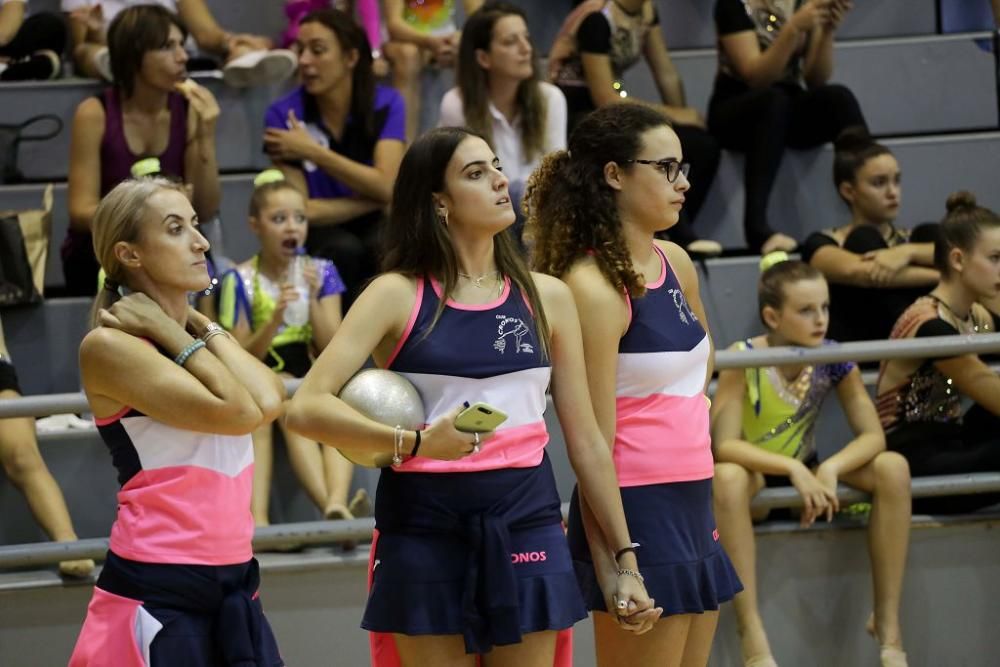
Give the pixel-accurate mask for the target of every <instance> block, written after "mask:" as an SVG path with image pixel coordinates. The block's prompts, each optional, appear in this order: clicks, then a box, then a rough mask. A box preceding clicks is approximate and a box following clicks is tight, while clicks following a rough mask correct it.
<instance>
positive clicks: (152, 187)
mask: <svg viewBox="0 0 1000 667" xmlns="http://www.w3.org/2000/svg"><path fill="white" fill-rule="evenodd" d="M160 190H173V191H175V192H179V193H181V194H184V188H183V186H182V185H179V184H177V183H173V182H171V181H168V180H167V179H165V178H147V177H144V178H139V179H129V180H126V181H122V182H121V183H119V184H118V185H116V186H115V187H114V188H112V190H111V192H109V193H108V194H106V195H105V196H104V198H103V199H102V200H101V203H100V204H98V205H97V210H96V211H94V219H93V221H92V222H91V233H92V234H93V238H94V255H95V256H96V257H97V262H98V263H99V264H100V265H101V268H102V269H104V274H105V278H104V285H103V286H102V289H99V290H98V292H97V297H96V298H95V299H94V307H93V309H92V310H91V313H90V323H91V326H92V327H96V326H97V325H98V321H97V313H98V312H99V311H100V310H101V309H102V308H108V307H110V306H111V305H112V304H113V303H114V302H115V301H118V299H120V298H121V294H120V293H119V291H118V290H119V288H120V287H121V286H123V285H124V284H125V279H126V277H127V276H126V274H125V268H124V267H123V266H122V265H121V264H120V263H119V262H118V257H117V256H116V255H115V245H117V244H118V243H120V242H125V243H134V242H136V241H138V240H139V234H140V231H141V229H142V220H143V218H144V217H145V215H146V211H147V205H148V203H149V198H150V197H152V196H153V195H154V194H156V193H157V192H159V191H160Z"/></svg>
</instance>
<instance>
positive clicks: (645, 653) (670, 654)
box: [592, 611, 692, 667]
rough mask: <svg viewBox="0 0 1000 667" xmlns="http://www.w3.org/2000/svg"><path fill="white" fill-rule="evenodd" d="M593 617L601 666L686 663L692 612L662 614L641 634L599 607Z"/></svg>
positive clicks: (661, 666) (675, 665)
mask: <svg viewBox="0 0 1000 667" xmlns="http://www.w3.org/2000/svg"><path fill="white" fill-rule="evenodd" d="M592 617H593V619H594V643H595V644H596V646H597V665H598V667H622V666H623V665H656V666H657V667H680V665H682V664H683V663H682V659H683V657H684V645H685V644H686V643H687V637H688V630H689V629H690V627H691V619H692V615H691V614H682V615H679V616H667V617H665V618H661V619H660V620H659V621H657V622H656V625H655V626H653V629H652V630H650V631H649V632H647V633H646V634H644V635H639V636H636V635H634V634H632V633H630V632H627V631H625V630H622V628H621V627H620V626H619V625H618V622H617V621H616V620H614V619H613V618H612V617H611V615H610V614H608V613H605V612H600V611H598V612H594V613H593V614H592Z"/></svg>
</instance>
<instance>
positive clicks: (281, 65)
mask: <svg viewBox="0 0 1000 667" xmlns="http://www.w3.org/2000/svg"><path fill="white" fill-rule="evenodd" d="M298 64H299V61H298V58H296V57H295V54H294V53H292V52H291V51H289V50H288V49H272V50H271V51H251V52H250V53H245V54H243V55H242V56H239V57H238V58H233V59H232V60H230V61H229V62H228V63H226V65H225V66H224V67H223V68H222V80H223V81H225V82H226V84H227V85H230V86H232V87H233V88H249V87H252V86H267V85H270V84H272V83H281V82H282V81H284V80H285V79H287V78H288V77H289V76H291V74H292V72H294V71H295V68H296V67H298Z"/></svg>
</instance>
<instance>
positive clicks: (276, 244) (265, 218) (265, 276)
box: [219, 170, 353, 526]
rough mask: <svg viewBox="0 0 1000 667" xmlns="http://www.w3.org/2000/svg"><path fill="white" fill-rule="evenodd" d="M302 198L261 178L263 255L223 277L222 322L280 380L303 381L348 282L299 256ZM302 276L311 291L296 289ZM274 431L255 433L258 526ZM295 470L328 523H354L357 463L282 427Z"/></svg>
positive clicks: (256, 209) (257, 196) (256, 215)
mask: <svg viewBox="0 0 1000 667" xmlns="http://www.w3.org/2000/svg"><path fill="white" fill-rule="evenodd" d="M307 227H308V225H307V224H306V213H305V199H304V198H303V196H302V194H301V193H300V192H299V191H298V190H296V189H295V188H293V187H292V186H291V185H290V184H289V183H288V182H286V181H285V180H284V179H283V177H282V175H281V172H279V171H277V170H269V171H266V172H264V173H263V174H261V175H260V176H258V177H257V182H256V187H255V188H254V192H253V195H252V197H251V199H250V229H251V230H252V231H253V233H254V234H256V235H257V238H258V239H259V240H260V252H259V253H257V254H256V255H254V256H253V257H252V258H250V259H249V260H247V261H245V262H243V263H242V264H240V265H238V266H237V267H236V268H235V269H234V270H232V271H230V272H229V273H227V274H226V275H225V277H224V278H223V279H222V287H221V293H220V295H219V323H220V324H222V326H224V327H225V328H226V329H227V330H229V331H230V332H232V334H233V336H235V338H236V340H237V341H239V343H240V344H241V345H242V346H243V347H244V349H246V350H247V351H248V352H250V354H252V355H253V356H254V357H256V358H258V359H261V360H262V361H263V362H264V363H265V364H267V365H268V366H269V367H271V368H272V369H273V370H274V371H275V372H276V373H278V374H280V375H281V376H282V377H285V378H289V377H295V378H301V377H304V376H305V374H306V371H308V370H309V367H310V366H311V365H312V360H313V359H314V358H315V357H316V355H318V354H319V353H320V352H322V350H323V348H325V347H326V345H327V343H329V342H330V339H331V338H333V334H334V332H336V330H337V327H338V326H340V318H341V297H340V295H341V293H342V292H343V291H344V283H343V282H342V281H341V280H340V274H338V273H337V267H335V266H334V265H333V262H331V261H330V260H328V259H312V258H310V257H308V256H306V255H303V254H301V251H302V250H303V249H304V248H303V246H304V245H305V240H306V232H307ZM296 269H299V270H301V271H302V273H303V274H304V275H303V276H302V278H304V280H305V283H306V284H307V291H306V293H303V291H302V290H300V288H299V287H298V286H296V284H295V278H296V277H295V276H294V275H293V273H294V271H295V270H296ZM272 434H273V428H272V426H271V425H270V424H267V425H265V426H264V427H263V428H261V429H259V430H258V431H255V432H254V434H253V446H254V486H253V488H254V493H253V502H252V503H251V510H252V511H253V515H254V519H255V521H256V522H257V525H258V526H264V525H267V524H268V523H269V521H268V501H269V499H270V495H271V469H272V460H273V446H272ZM282 434H283V435H284V439H285V447H286V449H287V451H288V459H289V462H290V463H291V465H292V470H293V471H294V472H295V475H296V476H297V477H298V478H299V480H300V481H301V482H302V486H303V487H304V488H305V490H306V493H307V494H308V495H309V498H310V499H311V500H312V501H313V503H315V504H316V506H317V507H318V508H319V509H320V510H321V511H322V512H323V514H324V516H326V517H327V518H340V519H343V518H353V517H352V515H351V513H350V512H349V511H348V510H347V493H348V490H349V489H350V485H351V472H352V465H351V463H350V461H348V460H347V459H345V458H344V457H343V456H341V455H340V453H339V452H338V451H337V450H335V449H333V448H331V447H320V446H319V445H317V444H316V443H315V442H312V441H309V440H306V439H305V438H303V437H302V436H300V435H297V434H295V433H292V432H291V431H289V430H288V429H287V428H284V427H283V425H282Z"/></svg>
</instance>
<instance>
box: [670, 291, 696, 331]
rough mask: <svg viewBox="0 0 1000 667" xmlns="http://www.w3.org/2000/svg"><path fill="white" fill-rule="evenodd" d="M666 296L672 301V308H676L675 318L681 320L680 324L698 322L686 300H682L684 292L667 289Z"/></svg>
mask: <svg viewBox="0 0 1000 667" xmlns="http://www.w3.org/2000/svg"><path fill="white" fill-rule="evenodd" d="M667 294H669V295H670V296H671V298H672V299H673V300H674V306H676V307H677V316H678V317H679V318H680V319H681V322H683V323H684V324H691V322H697V321H698V318H697V317H696V316H695V314H694V311H692V310H691V307H690V306H689V305H688V302H687V299H685V298H684V292H682V291H681V290H679V289H668V290H667Z"/></svg>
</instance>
